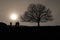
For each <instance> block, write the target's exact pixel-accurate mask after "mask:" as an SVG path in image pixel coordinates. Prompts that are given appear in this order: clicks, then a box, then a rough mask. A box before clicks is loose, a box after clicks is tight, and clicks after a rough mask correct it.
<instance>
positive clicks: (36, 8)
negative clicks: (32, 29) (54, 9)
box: [21, 4, 52, 27]
mask: <svg viewBox="0 0 60 40" xmlns="http://www.w3.org/2000/svg"><path fill="white" fill-rule="evenodd" d="M21 19H22V21H24V22H36V23H38V27H39V26H40V25H39V23H40V22H47V21H51V20H52V15H51V11H50V9H47V8H46V7H45V6H44V5H42V4H30V5H29V7H28V8H27V11H25V13H24V15H23V16H21Z"/></svg>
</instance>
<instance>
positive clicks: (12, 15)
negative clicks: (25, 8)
mask: <svg viewBox="0 0 60 40" xmlns="http://www.w3.org/2000/svg"><path fill="white" fill-rule="evenodd" d="M17 18H18V16H17V14H15V13H12V14H11V15H10V19H11V20H17Z"/></svg>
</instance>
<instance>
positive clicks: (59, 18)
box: [0, 0, 60, 26]
mask: <svg viewBox="0 0 60 40" xmlns="http://www.w3.org/2000/svg"><path fill="white" fill-rule="evenodd" d="M31 3H40V4H43V5H45V6H46V7H47V8H50V10H51V11H52V13H51V14H52V15H53V18H54V20H53V21H50V22H47V23H40V25H43V26H44V25H60V0H0V21H1V22H4V23H6V24H9V22H13V21H12V20H11V19H9V16H10V14H11V13H12V12H15V13H16V14H17V15H18V16H21V15H23V14H24V12H25V11H26V9H27V7H28V6H29V4H31ZM14 23H15V21H14V22H13V24H14ZM20 24H21V25H22V24H24V25H37V24H36V23H29V22H28V23H26V22H20Z"/></svg>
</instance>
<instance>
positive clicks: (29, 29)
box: [0, 26, 60, 32]
mask: <svg viewBox="0 0 60 40" xmlns="http://www.w3.org/2000/svg"><path fill="white" fill-rule="evenodd" d="M58 30H60V27H57V26H54V27H53V26H44V27H43V26H40V27H36V26H32V27H28V26H19V27H18V26H0V32H56V31H58Z"/></svg>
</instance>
